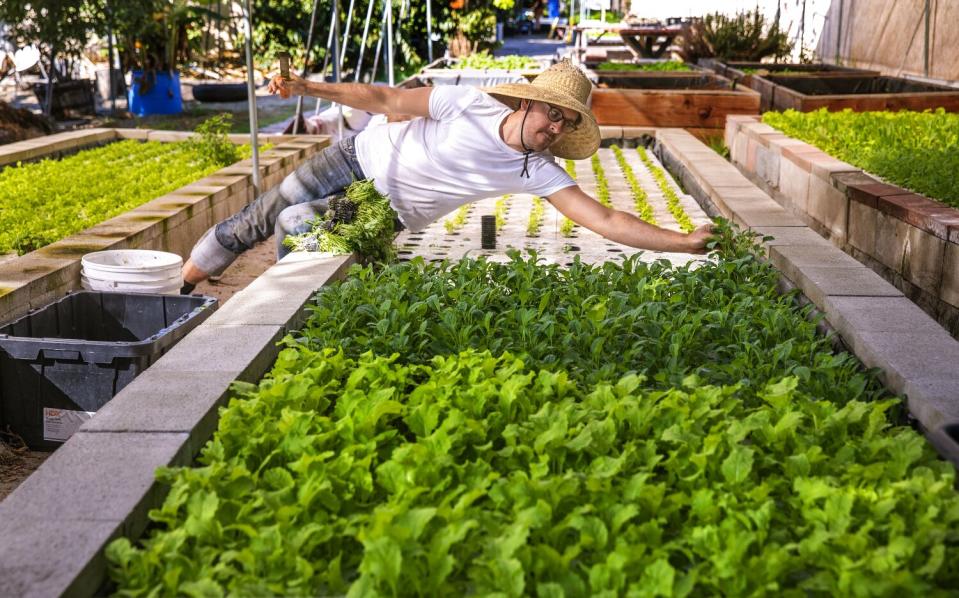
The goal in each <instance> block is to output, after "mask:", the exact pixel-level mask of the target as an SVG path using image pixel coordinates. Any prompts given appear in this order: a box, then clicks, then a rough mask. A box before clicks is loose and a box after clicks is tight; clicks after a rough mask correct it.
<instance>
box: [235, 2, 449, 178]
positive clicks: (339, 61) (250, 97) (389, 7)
mask: <svg viewBox="0 0 959 598" xmlns="http://www.w3.org/2000/svg"><path fill="white" fill-rule="evenodd" d="M372 4H373V3H372V2H370V7H369V8H368V9H367V17H366V25H365V27H364V31H363V39H364V40H365V39H366V32H367V31H366V30H367V29H368V27H369V22H370V13H371V12H372ZM431 4H432V1H431V0H427V3H426V19H427V21H426V29H427V48H428V56H429V58H430V60H432V55H433V40H432V29H433V27H432V24H433V23H432V10H431V6H430V5H431ZM350 6H351V7H353V6H354V3H353V0H350ZM245 8H246V11H245V12H246V15H245V16H246V33H247V35H246V72H247V101H248V109H249V112H250V145H251V146H252V152H253V188H254V193H255V194H258V193H259V188H260V155H259V154H260V152H259V147H258V145H257V114H256V86H255V83H254V80H253V42H252V37H253V10H252V7H251V6H250V0H246V3H245ZM383 12H385V13H386V37H387V45H386V61H387V69H388V74H387V78H388V81H389V86H390V87H393V85H394V84H395V80H394V74H393V0H386V5H385V6H384V10H383ZM338 15H339V0H333V18H332V19H331V21H332V25H333V27H332V28H331V30H330V35H329V37H328V40H329V41H331V42H332V45H333V46H334V47H333V52H334V54H333V56H334V59H333V63H334V64H333V78H334V81H336V82H337V83H339V82H340V70H341V69H342V67H343V61H344V59H345V58H346V41H347V40H346V36H347V35H349V21H348V25H347V30H346V33H345V34H344V39H343V44H342V45H343V47H342V48H339V47H337V46H339V45H340V40H339V26H340V21H339V19H338V18H337V17H338ZM352 16H353V15H352V9H351V14H350V15H349V17H348V18H349V19H350V20H352ZM327 45H328V46H329V45H330V44H329V43H328V44H327ZM364 45H365V44H364ZM362 56H363V49H361V50H360V60H361V62H360V63H358V64H357V65H356V68H357V75H356V77H355V79H356V80H357V81H358V80H359V71H360V68H361V67H362ZM373 76H374V77H375V76H376V73H373ZM317 108H319V102H317ZM337 121H338V126H337V129H338V132H339V135H340V137H342V136H343V107H342V105H341V106H340V109H339V118H338V119H337Z"/></svg>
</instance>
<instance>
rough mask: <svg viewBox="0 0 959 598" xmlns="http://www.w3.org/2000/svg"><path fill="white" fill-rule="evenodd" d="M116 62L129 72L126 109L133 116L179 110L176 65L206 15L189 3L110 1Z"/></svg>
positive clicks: (184, 57)
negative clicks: (116, 41)
mask: <svg viewBox="0 0 959 598" xmlns="http://www.w3.org/2000/svg"><path fill="white" fill-rule="evenodd" d="M112 10H113V18H114V22H115V23H116V32H117V36H118V38H119V41H120V59H121V63H122V64H123V67H124V68H126V69H129V70H130V82H131V85H130V88H129V90H128V92H127V99H128V109H129V110H130V112H131V113H133V114H135V115H137V116H146V115H148V114H177V113H179V112H182V111H183V97H182V95H181V94H180V74H179V72H178V70H177V67H178V65H180V64H183V63H184V62H186V61H187V60H189V58H190V52H191V46H190V37H191V33H192V32H194V31H198V30H199V29H200V28H201V27H202V23H203V17H204V16H205V15H210V14H212V13H211V11H209V9H207V8H204V7H203V6H201V4H200V3H199V2H194V1H190V0H142V1H140V2H116V3H115V4H114V5H113V6H112Z"/></svg>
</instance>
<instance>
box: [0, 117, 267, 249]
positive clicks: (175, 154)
mask: <svg viewBox="0 0 959 598" xmlns="http://www.w3.org/2000/svg"><path fill="white" fill-rule="evenodd" d="M211 126H212V127H213V128H214V129H215V126H214V125H211ZM201 128H202V125H201ZM204 131H205V132H201V136H200V138H199V139H198V140H196V141H192V140H191V141H186V142H180V143H160V142H156V141H149V142H141V141H136V140H126V141H117V142H114V143H110V144H109V145H105V146H103V147H98V148H94V149H88V150H83V151H81V152H79V153H77V154H74V155H72V156H68V157H66V158H63V159H61V160H42V161H40V162H36V163H30V164H17V165H16V166H8V167H6V168H4V169H3V170H2V171H0V252H10V251H16V252H17V253H19V254H21V255H22V254H24V253H28V252H30V251H33V250H35V249H39V248H40V247H43V246H44V245H48V244H50V243H53V242H54V241H58V240H60V239H62V238H64V237H67V236H70V235H72V234H75V233H77V232H80V231H82V230H84V229H86V228H89V227H91V226H93V225H95V224H98V223H100V222H102V221H104V220H107V219H109V218H113V217H114V216H117V215H119V214H122V213H123V212H126V211H127V210H130V209H132V208H135V207H137V206H139V205H141V204H143V203H145V202H147V201H149V200H151V199H154V198H156V197H160V196H161V195H164V194H165V193H169V192H170V191H173V190H175V189H178V188H180V187H182V186H184V185H187V184H189V183H191V182H193V181H195V180H197V179H200V178H202V177H204V176H206V175H208V174H211V173H213V172H215V171H216V170H219V169H220V168H222V167H223V166H226V165H228V164H231V163H233V162H235V161H236V160H238V159H240V158H243V157H246V156H248V155H249V153H250V148H249V147H248V146H244V147H240V148H236V147H235V146H234V145H233V144H232V143H230V142H229V140H227V141H226V143H227V144H229V146H230V149H229V151H227V150H226V148H225V146H222V144H221V141H222V139H220V137H218V134H217V133H215V132H213V131H212V129H211V130H210V131H206V130H204ZM223 139H226V137H225V136H223Z"/></svg>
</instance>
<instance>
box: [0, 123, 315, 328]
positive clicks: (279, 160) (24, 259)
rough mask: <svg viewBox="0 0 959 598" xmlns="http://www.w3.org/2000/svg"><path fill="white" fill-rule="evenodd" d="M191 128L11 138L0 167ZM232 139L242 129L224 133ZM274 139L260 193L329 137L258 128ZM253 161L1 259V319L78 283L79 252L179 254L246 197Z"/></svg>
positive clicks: (169, 136)
mask: <svg viewBox="0 0 959 598" xmlns="http://www.w3.org/2000/svg"><path fill="white" fill-rule="evenodd" d="M192 135H193V133H186V132H175V131H150V130H145V129H85V130H79V131H70V132H67V133H60V134H57V135H50V136H47V137H40V138H36V139H30V140H27V141H21V142H19V143H11V144H9V145H5V146H3V147H2V148H0V168H2V167H4V166H6V165H13V164H16V163H17V162H28V161H33V160H39V159H42V158H49V157H59V156H62V155H66V154H69V153H72V152H75V151H78V150H80V149H85V148H88V147H91V146H95V145H102V144H104V143H110V142H111V141H115V140H120V139H142V140H148V141H182V140H184V139H186V138H188V137H191V136H192ZM230 137H231V139H232V140H233V142H234V143H244V142H246V141H248V139H249V138H248V136H246V135H231V136H230ZM260 140H261V141H263V142H268V143H273V144H274V147H273V148H272V149H270V150H269V151H266V152H263V153H262V154H261V156H260V171H261V175H262V189H260V191H261V193H262V192H263V191H266V190H268V189H270V188H271V187H273V186H274V185H277V184H279V182H280V181H282V180H283V177H285V176H286V175H287V174H289V173H290V172H292V171H293V170H295V169H296V168H297V167H298V166H299V165H300V164H302V163H303V162H304V161H305V160H307V159H308V158H309V157H310V156H312V155H313V154H315V153H316V152H318V151H319V150H321V149H323V148H324V147H326V146H327V145H329V138H328V137H322V136H307V135H301V136H296V137H291V136H282V135H261V136H260ZM252 178H253V164H252V161H251V160H243V161H241V162H237V163H236V164H233V165H231V166H227V167H225V168H221V169H220V170H218V171H216V172H214V173H213V174H210V175H208V176H206V177H203V178H201V179H199V180H197V181H194V182H193V183H191V184H189V185H186V186H184V187H181V188H179V189H177V190H175V191H171V192H170V193H167V194H166V195H163V196H160V197H157V198H156V199H153V200H150V201H148V202H146V203H144V204H142V205H140V206H139V207H136V208H134V209H132V210H130V211H128V212H125V213H123V214H120V215H119V216H116V217H114V218H110V219H109V220H105V221H103V222H101V223H99V224H97V225H95V226H92V227H90V228H88V229H86V230H84V231H81V232H79V233H76V234H74V235H71V236H69V237H66V238H64V239H61V240H59V241H56V242H55V243H51V244H49V245H46V246H45V247H41V248H40V249H37V250H36V251H32V252H30V253H28V254H26V255H22V256H20V257H18V258H14V259H11V260H9V261H6V262H4V263H2V264H0V321H9V320H11V319H13V318H16V317H18V316H20V315H23V314H25V313H26V312H28V311H29V310H31V309H33V308H37V307H41V306H43V305H46V304H47V303H49V302H50V301H52V300H54V299H55V298H57V297H60V296H62V295H63V294H64V293H66V292H68V291H71V290H75V289H79V288H80V259H81V258H82V257H83V255H85V254H87V253H90V252H93V251H103V250H107V249H157V250H161V251H169V252H172V253H176V254H179V255H181V256H187V255H189V252H190V250H191V249H192V247H193V245H194V244H195V243H196V242H197V240H199V238H200V237H201V236H202V235H203V233H205V232H206V231H207V229H209V228H210V227H211V226H213V225H214V224H216V223H217V222H219V221H220V220H222V219H224V218H226V217H228V216H230V215H231V214H233V213H236V212H237V211H239V210H241V209H243V207H244V206H246V205H247V204H248V203H250V202H251V201H253V199H254V197H253V195H254V194H253V184H252Z"/></svg>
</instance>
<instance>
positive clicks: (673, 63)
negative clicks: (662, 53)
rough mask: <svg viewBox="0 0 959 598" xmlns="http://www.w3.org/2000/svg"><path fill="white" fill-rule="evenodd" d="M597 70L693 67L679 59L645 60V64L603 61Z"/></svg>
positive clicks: (667, 70) (652, 70) (682, 70)
mask: <svg viewBox="0 0 959 598" xmlns="http://www.w3.org/2000/svg"><path fill="white" fill-rule="evenodd" d="M596 70H599V71H644V72H651V73H658V72H685V71H691V70H693V68H692V67H691V66H689V65H688V64H686V63H685V62H680V61H678V60H667V61H663V62H645V63H643V64H635V63H632V62H601V63H600V64H599V66H597V67H596Z"/></svg>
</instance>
